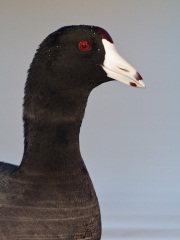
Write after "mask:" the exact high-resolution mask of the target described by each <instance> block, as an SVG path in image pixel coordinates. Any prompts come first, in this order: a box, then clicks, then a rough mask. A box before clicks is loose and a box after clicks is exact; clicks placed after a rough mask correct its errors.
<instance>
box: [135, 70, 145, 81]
mask: <svg viewBox="0 0 180 240" xmlns="http://www.w3.org/2000/svg"><path fill="white" fill-rule="evenodd" d="M134 77H135V79H136V80H137V81H140V80H143V79H142V77H141V75H140V74H139V73H138V72H136V74H135V75H134Z"/></svg>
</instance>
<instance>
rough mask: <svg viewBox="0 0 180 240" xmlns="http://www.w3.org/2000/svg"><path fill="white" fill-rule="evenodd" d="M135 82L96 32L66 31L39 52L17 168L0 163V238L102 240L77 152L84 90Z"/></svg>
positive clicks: (109, 42) (27, 95)
mask: <svg viewBox="0 0 180 240" xmlns="http://www.w3.org/2000/svg"><path fill="white" fill-rule="evenodd" d="M112 80H118V81H121V82H124V83H126V84H129V85H131V86H134V87H141V88H144V87H145V85H144V83H143V80H142V78H141V76H140V75H139V74H138V73H137V72H136V70H135V69H134V68H133V67H131V66H130V65H129V64H128V63H127V62H126V61H125V60H124V59H123V58H122V57H120V55H119V54H118V53H117V51H116V49H115V47H114V44H113V41H112V38H111V37H110V35H109V34H108V33H107V32H106V31H105V30H104V29H102V28H100V27H95V26H85V25H80V26H67V27H63V28H60V29H59V30H57V31H55V32H53V33H51V34H50V35H49V36H48V37H47V38H46V39H45V40H44V41H43V42H42V43H41V44H40V46H39V48H38V50H37V52H36V54H35V57H34V59H33V61H32V64H31V65H30V69H29V71H28V77H27V82H26V85H25V97H24V111H23V120H24V139H25V140H24V154H23V158H22V162H21V164H20V166H15V165H11V164H7V163H3V162H1V163H0V206H1V208H0V239H8V240H9V239H10V240H16V239H21V240H22V239H67V240H69V239H76V240H80V239H91V240H92V239H93V240H97V239H100V238H101V218H100V211H99V205H98V200H97V197H96V194H95V191H94V188H93V185H92V182H91V179H90V177H89V174H88V172H87V169H86V167H85V165H84V162H83V159H82V157H81V153H80V150H79V131H80V127H81V123H82V119H83V116H84V111H85V107H86V103H87V99H88V96H89V94H90V92H91V90H92V89H93V88H95V87H97V86H98V85H100V84H101V83H104V82H108V81H112Z"/></svg>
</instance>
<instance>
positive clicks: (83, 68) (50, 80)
mask: <svg viewBox="0 0 180 240" xmlns="http://www.w3.org/2000/svg"><path fill="white" fill-rule="evenodd" d="M104 58H105V49H104V46H103V43H102V36H101V34H100V32H99V28H98V27H94V26H84V25H80V26H68V27H63V28H60V29H59V30H57V31H56V32H54V33H52V34H50V35H49V36H48V37H47V38H46V39H45V40H44V41H43V42H42V43H41V45H40V47H39V49H38V50H37V53H36V55H35V58H34V60H33V62H32V65H31V68H30V71H29V76H30V77H31V74H37V77H38V75H40V76H41V77H40V79H36V81H37V82H36V84H37V85H39V84H42V83H43V82H44V81H46V84H49V87H50V88H51V87H52V88H53V87H55V88H56V90H57V89H59V90H62V89H66V88H76V87H78V88H88V89H92V88H94V87H95V86H97V85H99V84H101V83H103V82H106V81H110V80H112V79H110V78H108V77H107V74H106V72H105V71H104V70H103V68H102V65H103V62H104ZM35 71H36V73H35ZM37 71H38V73H37ZM33 78H34V76H33ZM43 84H44V83H43Z"/></svg>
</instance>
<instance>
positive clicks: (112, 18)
mask: <svg viewBox="0 0 180 240" xmlns="http://www.w3.org/2000/svg"><path fill="white" fill-rule="evenodd" d="M72 24H90V25H99V26H101V27H103V28H105V29H106V30H107V31H108V32H109V33H110V34H111V36H112V38H113V40H114V42H115V45H116V48H117V49H118V51H119V53H120V54H121V55H122V56H123V57H124V58H125V59H126V60H127V61H128V62H129V63H130V64H131V65H133V66H134V67H135V68H136V69H137V70H138V71H139V72H140V74H141V75H142V76H143V78H144V81H145V83H146V86H147V88H146V89H145V90H142V89H135V88H132V87H129V86H126V85H123V84H121V83H119V82H115V81H114V82H111V83H106V84H104V85H101V86H100V87H98V88H96V89H95V90H93V92H92V93H91V95H90V98H89V101H88V105H87V109H86V114H85V119H84V122H83V125H82V128H81V136H80V142H81V152H82V155H83V158H84V160H85V163H86V166H87V168H88V170H89V173H90V175H91V177H92V180H93V183H94V185H95V189H96V191H97V195H98V197H99V201H100V205H101V209H102V217H103V227H104V228H112V227H113V226H114V225H113V224H114V222H116V224H117V226H116V227H117V228H121V227H123V225H122V223H123V222H124V221H122V222H121V221H119V223H118V221H117V220H114V218H113V219H112V226H111V221H110V220H109V219H111V218H110V216H111V215H112V213H113V214H116V213H117V212H118V213H119V215H123V216H125V215H128V216H129V215H138V216H140V215H143V214H144V215H148V214H156V215H161V216H162V215H167V216H169V215H173V216H175V215H176V216H180V154H179V145H180V126H179V125H180V106H179V105H180V71H179V69H180V65H179V62H180V61H179V58H180V1H178V0H156V1H155V0H152V1H146V0H119V1H118V0H117V1H115V0H111V1H102V0H101V1H98V0H97V1H94V0H91V1H85V0H83V1H82V0H79V1H69V0H66V1H60V0H59V1H57V0H51V1H50V0H38V1H36V0H31V1H30V0H28V1H24V0H16V1H13V0H11V1H10V0H6V1H5V0H4V1H3V0H0V160H1V161H5V162H11V163H14V164H19V163H20V161H21V158H22V153H23V127H22V126H23V124H22V102H23V89H24V84H25V81H26V76H27V70H28V68H29V64H30V63H31V61H32V58H33V55H34V53H35V50H36V49H37V47H38V45H39V44H40V42H41V41H42V40H43V39H44V38H45V37H46V36H47V35H48V34H49V33H51V32H53V31H54V30H56V29H58V28H60V27H61V26H64V25H72ZM107 216H109V218H108V217H107ZM113 216H115V215H113ZM176 220H177V219H176ZM170 222H171V225H169V224H170ZM177 222H178V224H177ZM163 226H164V228H165V224H164V225H163ZM177 226H180V219H179V218H178V221H176V222H174V224H173V221H170V220H169V223H168V227H171V228H172V229H177V228H178V227H177ZM139 227H140V226H139ZM154 227H155V226H154ZM131 228H132V229H134V228H136V226H135V225H133V222H132V226H131ZM171 239H172V237H171Z"/></svg>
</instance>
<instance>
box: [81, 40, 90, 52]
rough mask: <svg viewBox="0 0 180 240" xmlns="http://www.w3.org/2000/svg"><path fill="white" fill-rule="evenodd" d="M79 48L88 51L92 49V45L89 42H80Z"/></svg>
mask: <svg viewBox="0 0 180 240" xmlns="http://www.w3.org/2000/svg"><path fill="white" fill-rule="evenodd" d="M78 48H79V49H80V50H81V51H88V50H89V49H90V46H89V43H88V42H84V41H82V42H80V43H79V44H78Z"/></svg>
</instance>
